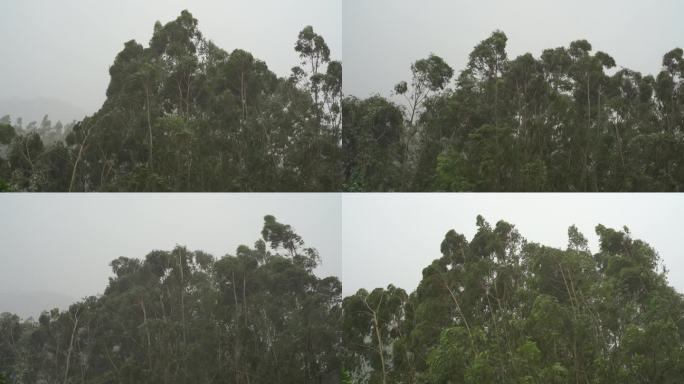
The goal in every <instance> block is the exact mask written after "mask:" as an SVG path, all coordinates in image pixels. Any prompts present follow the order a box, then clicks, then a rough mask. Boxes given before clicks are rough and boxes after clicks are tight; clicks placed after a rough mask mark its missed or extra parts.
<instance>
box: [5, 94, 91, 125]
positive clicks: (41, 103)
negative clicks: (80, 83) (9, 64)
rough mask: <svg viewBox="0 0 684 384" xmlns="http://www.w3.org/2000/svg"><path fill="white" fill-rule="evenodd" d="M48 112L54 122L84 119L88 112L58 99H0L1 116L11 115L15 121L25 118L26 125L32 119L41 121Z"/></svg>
mask: <svg viewBox="0 0 684 384" xmlns="http://www.w3.org/2000/svg"><path fill="white" fill-rule="evenodd" d="M46 114H47V115H48V116H49V118H50V120H52V122H53V123H56V122H57V121H61V122H62V123H69V122H71V121H73V120H81V119H83V117H85V115H86V112H84V111H83V110H82V109H80V108H79V107H77V106H75V105H72V104H69V103H67V102H65V101H62V100H57V99H48V98H35V99H6V100H0V117H2V116H5V115H10V117H11V118H12V122H13V123H14V122H15V121H16V119H17V118H18V117H21V118H22V119H23V124H24V125H26V124H28V123H30V122H31V121H36V122H38V123H40V121H41V120H42V119H43V116H45V115H46Z"/></svg>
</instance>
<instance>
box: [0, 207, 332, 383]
mask: <svg viewBox="0 0 684 384" xmlns="http://www.w3.org/2000/svg"><path fill="white" fill-rule="evenodd" d="M317 263H318V252H317V251H316V250H315V249H313V248H310V247H306V244H305V243H304V241H303V240H302V239H301V237H300V236H299V235H297V234H296V233H295V232H294V230H293V229H292V228H291V227H290V226H289V225H285V224H281V223H279V222H278V221H277V220H276V219H275V218H274V217H273V216H266V218H265V219H264V230H263V232H262V237H261V238H260V239H259V240H257V241H256V242H255V244H254V246H253V247H248V246H244V245H243V246H240V247H238V249H237V250H236V252H235V254H234V255H226V256H224V257H221V258H218V259H217V258H215V257H213V256H212V255H209V254H207V253H205V252H202V251H191V250H188V249H187V248H186V247H182V246H177V247H176V248H174V249H173V250H171V251H160V250H155V251H152V252H150V253H148V254H147V255H146V256H145V258H144V259H136V258H126V257H120V258H118V259H116V260H114V261H112V263H111V267H112V273H113V275H112V277H110V279H109V284H108V285H107V288H106V289H105V291H104V293H103V294H102V295H98V296H91V297H87V298H84V299H83V300H81V301H79V302H77V303H74V304H73V305H71V306H70V307H69V308H68V309H66V310H62V311H60V310H58V309H54V310H51V311H46V312H43V314H42V315H40V317H39V319H38V321H37V322H35V321H32V320H28V321H22V320H21V319H20V318H19V317H17V316H16V315H12V314H9V313H3V314H2V315H0V382H2V381H1V380H3V378H5V380H6V381H7V382H9V383H64V384H67V383H93V384H95V383H166V384H172V383H188V384H190V383H219V382H220V383H235V384H248V383H251V384H259V383H264V384H265V383H305V384H324V383H334V382H337V381H338V380H339V378H340V375H341V370H340V367H341V362H340V359H339V348H340V342H341V340H340V337H339V336H340V333H339V328H340V326H339V324H338V322H339V319H340V314H341V307H340V305H341V284H340V281H339V280H338V279H337V278H336V277H324V278H319V277H317V276H316V275H314V273H313V272H312V270H313V268H315V267H316V265H317Z"/></svg>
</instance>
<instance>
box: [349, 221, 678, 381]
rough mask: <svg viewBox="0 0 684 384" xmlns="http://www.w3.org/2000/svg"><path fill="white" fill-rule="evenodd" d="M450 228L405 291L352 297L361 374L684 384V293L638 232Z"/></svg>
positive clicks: (352, 367) (353, 342)
mask: <svg viewBox="0 0 684 384" xmlns="http://www.w3.org/2000/svg"><path fill="white" fill-rule="evenodd" d="M477 227H478V231H477V233H476V234H475V236H474V237H473V238H472V239H471V240H470V241H467V240H466V238H465V237H464V236H463V235H460V234H458V233H456V232H455V231H453V230H452V231H449V232H448V233H447V234H446V236H445V238H444V241H443V242H442V245H441V252H442V257H441V258H439V259H437V260H435V261H433V263H432V264H431V265H429V266H428V267H426V268H425V269H424V270H423V277H422V280H421V282H420V284H419V286H418V288H417V289H416V290H415V291H414V292H412V293H410V294H407V293H406V292H404V291H403V290H401V289H398V288H396V287H394V286H392V285H390V286H389V287H387V289H382V288H377V289H375V290H373V291H372V292H370V293H369V292H367V291H365V290H360V291H359V292H357V293H356V294H355V295H353V296H350V297H347V298H345V299H344V301H343V313H344V315H343V323H342V327H343V330H344V352H343V356H344V358H343V359H344V364H345V369H347V370H348V371H349V373H350V375H351V382H353V383H367V384H375V383H380V384H390V383H391V384H408V383H411V384H428V383H429V384H451V383H482V384H487V383H492V384H493V383H501V384H506V383H511V384H513V383H516V384H517V383H539V384H542V383H543V384H547V383H568V384H569V383H635V384H636V383H678V382H681V377H682V375H684V323H683V322H682V321H681V319H682V318H683V316H684V299H683V298H682V296H681V295H680V294H679V293H677V292H675V291H674V289H673V288H671V287H670V286H668V284H667V281H666V278H665V275H664V272H661V271H660V270H659V259H658V256H657V253H656V252H655V251H654V250H653V249H652V248H651V247H649V246H648V244H646V243H644V242H643V241H641V240H635V239H632V238H631V236H630V234H629V231H628V229H627V228H625V229H624V230H622V231H618V230H614V229H610V228H606V227H604V226H602V225H598V226H597V227H596V233H597V235H598V237H599V242H600V248H599V252H598V253H596V254H594V255H592V254H591V253H590V252H589V249H588V247H587V240H586V238H585V237H584V236H583V235H582V234H581V233H580V232H579V231H578V230H577V228H576V227H574V226H572V227H570V228H569V230H568V238H569V240H568V247H567V248H566V249H564V250H563V249H556V248H551V247H546V246H543V245H540V244H536V243H529V242H527V241H526V240H525V239H524V238H522V237H521V236H520V234H519V233H518V232H517V230H516V229H515V228H514V226H513V225H511V224H509V223H506V222H504V221H500V222H498V223H497V224H496V225H495V226H493V227H492V226H490V225H489V224H488V223H487V222H486V221H485V220H484V219H483V218H482V217H479V216H478V218H477Z"/></svg>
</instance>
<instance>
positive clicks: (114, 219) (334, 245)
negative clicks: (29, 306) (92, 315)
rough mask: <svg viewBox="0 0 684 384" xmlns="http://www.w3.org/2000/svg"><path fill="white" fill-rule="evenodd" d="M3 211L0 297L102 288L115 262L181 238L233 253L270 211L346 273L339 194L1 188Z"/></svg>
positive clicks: (329, 266) (329, 267) (77, 294)
mask: <svg viewBox="0 0 684 384" xmlns="http://www.w3.org/2000/svg"><path fill="white" fill-rule="evenodd" d="M0 212H2V215H1V216H0V244H2V245H1V246H0V247H1V249H0V261H1V266H0V296H2V295H6V296H7V295H13V294H15V293H17V294H20V295H22V296H18V297H24V296H23V295H24V294H26V293H31V294H36V293H38V294H42V295H43V296H45V295H46V294H47V295H48V296H50V297H52V296H54V295H56V294H59V295H61V296H67V297H69V298H71V299H72V300H73V299H80V298H82V297H85V296H88V295H94V294H97V293H101V292H103V290H104V288H105V287H106V285H107V281H108V277H109V276H111V270H110V267H109V263H110V261H111V260H113V259H115V258H117V257H119V256H126V257H133V258H144V257H145V255H147V253H149V252H150V251H152V250H154V249H162V250H171V249H173V247H174V246H175V245H176V244H179V245H186V246H187V247H188V248H189V249H191V250H197V249H201V250H203V251H206V252H209V253H210V254H212V255H214V256H215V257H220V256H223V255H225V254H226V253H230V254H235V249H236V248H237V246H238V245H240V244H245V245H249V246H252V245H253V244H254V242H255V241H256V240H258V239H259V238H260V237H261V228H262V225H263V217H264V216H265V215H267V214H272V215H274V216H275V217H276V218H277V219H278V221H280V222H281V223H285V224H290V225H292V226H293V227H294V229H295V231H296V232H297V233H298V234H299V235H300V236H302V238H303V239H304V241H305V242H306V243H307V245H309V246H312V247H315V248H317V249H318V250H319V252H320V255H321V259H322V264H321V266H320V267H319V268H318V270H317V271H316V273H317V274H318V275H320V276H330V275H334V276H340V275H341V259H340V256H341V254H340V252H341V251H340V236H339V234H340V219H339V218H340V195H336V194H257V193H250V194H73V195H68V194H0ZM0 299H2V298H0ZM6 299H7V298H6ZM44 299H45V297H43V298H42V300H44ZM1 302H3V300H0V303H1ZM57 304H61V303H56V304H54V305H57ZM6 305H9V304H6ZM44 309H49V308H44ZM7 310H10V311H12V312H18V310H13V308H0V312H3V311H7Z"/></svg>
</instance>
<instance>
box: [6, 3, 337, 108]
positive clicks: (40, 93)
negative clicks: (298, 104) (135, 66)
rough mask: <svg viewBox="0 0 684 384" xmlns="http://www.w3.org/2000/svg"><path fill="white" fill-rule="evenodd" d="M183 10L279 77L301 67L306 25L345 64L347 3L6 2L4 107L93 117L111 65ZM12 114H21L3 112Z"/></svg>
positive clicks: (222, 41) (224, 45)
mask: <svg viewBox="0 0 684 384" xmlns="http://www.w3.org/2000/svg"><path fill="white" fill-rule="evenodd" d="M183 9H188V10H189V11H190V12H191V13H192V14H193V16H194V17H195V18H196V19H198V21H199V29H200V30H201V31H202V33H203V34H204V36H205V37H206V38H208V39H210V40H212V41H214V43H216V44H217V45H218V46H219V47H221V48H223V49H225V50H227V51H228V52H230V51H232V50H233V49H236V48H241V49H245V50H247V51H249V52H251V53H252V54H254V55H255V57H257V58H259V59H261V60H264V61H265V62H266V63H267V65H268V66H269V68H271V70H273V71H274V72H275V73H276V74H278V75H279V76H287V75H289V72H290V68H292V67H293V66H295V65H298V64H299V61H298V57H297V55H296V53H295V52H294V43H295V41H296V39H297V34H298V33H299V31H300V30H301V29H302V28H303V27H304V26H306V25H312V26H313V27H314V30H315V31H316V32H317V33H319V34H321V35H322V36H323V37H324V38H325V39H326V42H327V43H328V45H329V47H330V50H331V55H332V58H333V59H335V60H339V59H341V11H340V9H341V0H231V1H221V0H199V1H197V0H194V1H189V0H145V1H135V0H102V1H89V0H60V1H44V0H3V1H1V2H0V46H1V47H2V52H3V53H2V55H1V57H2V60H0V84H1V86H0V106H2V105H3V100H5V101H7V100H12V101H16V100H18V101H21V102H22V103H24V104H26V102H28V101H32V100H33V99H37V98H39V99H51V100H59V101H60V102H62V104H68V105H70V106H71V107H73V108H75V109H76V110H79V109H80V110H82V111H84V112H85V113H87V114H92V113H93V112H95V111H97V109H98V108H99V107H100V106H101V105H102V102H103V101H104V99H105V91H106V88H107V85H108V84H109V72H108V71H109V66H110V65H111V64H112V63H113V61H114V57H115V56H116V54H117V53H118V52H119V51H121V50H122V49H123V46H124V43H125V42H126V41H129V40H131V39H135V40H137V41H138V42H140V43H142V44H144V45H145V46H147V44H148V42H149V40H150V38H151V37H152V31H153V27H154V23H155V21H157V20H159V21H161V22H162V23H166V22H169V21H172V20H174V19H175V18H176V17H178V16H179V15H180V13H181V11H182V10H183ZM37 105H42V104H40V103H37ZM37 108H39V107H37ZM73 108H71V109H73ZM46 112H47V111H46ZM8 113H11V114H13V115H16V113H14V112H12V111H2V110H0V115H3V114H8ZM24 113H26V112H24ZM39 113H43V112H42V111H41V112H34V114H39ZM13 117H16V116H13ZM28 119H29V117H25V118H24V121H25V122H28V121H29V120H28Z"/></svg>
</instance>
